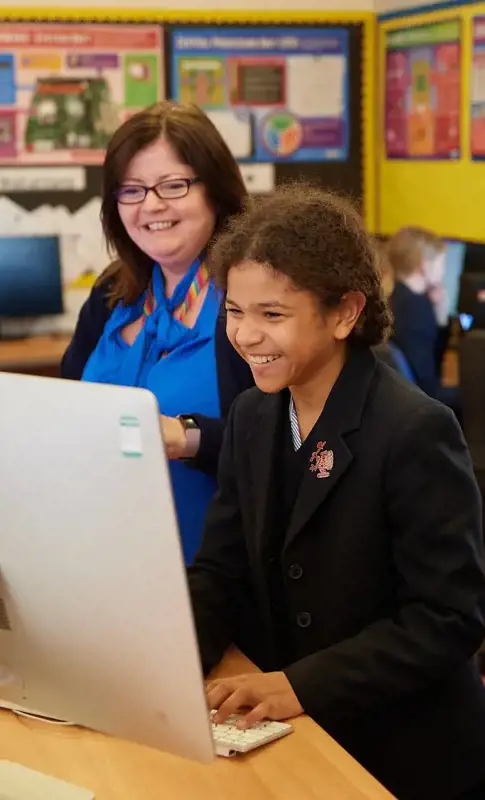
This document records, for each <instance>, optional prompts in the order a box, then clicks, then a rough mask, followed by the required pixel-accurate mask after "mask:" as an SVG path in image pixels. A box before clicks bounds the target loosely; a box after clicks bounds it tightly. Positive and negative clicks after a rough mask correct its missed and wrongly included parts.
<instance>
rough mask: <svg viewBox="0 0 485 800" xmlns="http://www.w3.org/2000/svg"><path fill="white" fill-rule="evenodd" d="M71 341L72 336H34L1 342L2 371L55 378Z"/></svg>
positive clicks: (0, 363)
mask: <svg viewBox="0 0 485 800" xmlns="http://www.w3.org/2000/svg"><path fill="white" fill-rule="evenodd" d="M70 340H71V337H70V336H56V337H54V336H33V337H32V338H30V339H12V340H10V341H9V340H4V341H0V371H2V372H23V373H26V374H30V375H50V376H53V377H55V376H57V375H58V374H59V365H60V363H61V358H62V356H63V355H64V352H65V350H66V348H67V346H68V344H69V342H70Z"/></svg>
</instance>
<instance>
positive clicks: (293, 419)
mask: <svg viewBox="0 0 485 800" xmlns="http://www.w3.org/2000/svg"><path fill="white" fill-rule="evenodd" d="M290 428H291V438H292V440H293V449H294V450H295V452H296V451H297V450H299V449H300V447H301V445H302V442H301V433H300V424H299V422H298V414H297V412H296V407H295V404H294V402H293V396H292V395H291V394H290Z"/></svg>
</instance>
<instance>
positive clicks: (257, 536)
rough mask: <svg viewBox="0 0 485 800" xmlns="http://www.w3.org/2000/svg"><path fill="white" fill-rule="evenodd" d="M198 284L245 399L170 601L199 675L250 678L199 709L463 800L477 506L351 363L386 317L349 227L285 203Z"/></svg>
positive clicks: (479, 559) (404, 395)
mask: <svg viewBox="0 0 485 800" xmlns="http://www.w3.org/2000/svg"><path fill="white" fill-rule="evenodd" d="M212 269H213V271H214V274H215V276H216V280H217V282H218V284H219V285H220V286H221V287H222V288H223V289H225V290H226V292H227V296H226V307H227V333H228V337H229V339H230V341H231V342H232V344H233V345H234V347H235V349H236V350H237V352H238V353H240V355H241V356H242V357H243V358H245V359H246V360H247V361H248V363H249V364H250V367H251V369H252V372H253V376H254V379H255V382H256V385H257V388H253V389H252V390H250V391H248V392H245V393H244V394H242V395H241V396H240V397H238V398H237V400H236V401H235V403H234V405H233V408H232V410H231V414H230V418H229V421H228V424H227V428H226V438H225V444H224V446H223V450H222V454H221V462H220V470H219V489H218V492H217V495H216V497H215V499H214V501H213V503H212V504H211V507H210V510H209V513H208V517H207V520H206V529H205V535H204V538H203V543H202V546H201V549H200V551H199V553H198V555H197V557H196V559H195V563H194V565H193V566H192V568H191V569H190V570H189V579H190V587H191V593H192V601H193V607H194V613H195V619H196V624H197V630H198V636H199V642H200V649H201V656H202V661H203V666H204V670H205V673H208V671H209V670H210V669H211V668H212V667H213V666H214V665H215V664H216V663H217V662H218V661H219V660H220V658H221V657H222V655H223V653H224V651H225V650H226V648H227V647H228V646H229V645H230V644H231V643H232V642H234V643H236V644H237V645H238V646H240V647H241V649H243V651H244V652H245V653H246V654H247V655H248V656H249V657H250V658H252V659H253V660H254V661H255V662H256V663H257V664H258V665H259V667H261V669H262V670H263V672H262V673H261V674H255V675H254V674H251V675H242V676H236V677H233V678H226V679H221V680H217V681H213V682H212V683H210V684H209V686H208V701H209V703H210V706H211V707H212V708H215V709H218V712H219V716H218V717H217V720H219V721H222V720H223V719H224V718H225V717H226V716H227V715H228V714H230V713H232V712H235V711H237V710H239V709H242V708H244V707H249V711H248V712H247V713H246V716H245V717H244V719H245V720H246V723H247V724H250V723H254V722H256V721H258V720H260V719H261V718H263V717H269V718H271V719H283V718H287V717H293V716H297V715H298V714H301V713H303V712H306V713H307V714H309V715H311V716H312V717H313V718H314V719H315V720H316V721H317V722H318V723H320V724H321V725H322V726H323V727H324V728H325V729H326V730H327V731H328V732H329V733H330V734H331V735H332V736H334V737H335V738H336V739H337V740H338V741H339V742H340V743H341V744H342V745H343V746H344V747H345V748H346V749H347V750H348V751H349V752H350V753H351V754H352V755H353V756H354V757H355V758H356V759H358V760H359V761H360V762H361V763H362V764H363V765H364V766H365V767H366V768H367V769H368V770H369V771H370V772H372V773H373V774H374V775H375V776H376V777H377V778H378V779H379V780H380V781H382V782H383V783H384V784H385V785H386V786H387V787H388V788H389V789H390V790H391V792H393V793H394V794H395V796H396V797H397V798H399V800H456V799H457V798H461V797H465V796H466V794H465V793H466V792H467V791H468V790H471V789H472V788H473V787H474V786H476V785H477V784H480V782H481V781H482V780H483V779H484V778H485V758H484V754H485V690H484V688H483V686H482V684H481V682H480V679H479V676H478V673H477V670H476V666H475V664H474V660H473V656H474V653H475V651H476V649H477V648H478V646H479V644H480V643H481V641H482V639H483V635H484V631H485V621H484V614H485V574H484V556H483V546H482V535H481V528H480V499H479V492H478V488H477V485H476V482H475V479H474V476H473V470H472V466H471V463H470V457H469V453H468V450H467V447H466V445H465V442H464V440H463V437H462V434H461V431H460V428H459V426H458V424H457V421H456V419H455V417H454V415H453V414H452V412H451V411H449V409H447V408H446V407H445V406H443V405H441V404H440V403H438V402H436V401H435V400H433V399H431V398H430V397H428V396H427V395H425V394H424V393H422V392H421V391H420V390H419V389H418V388H416V387H415V386H413V385H412V384H411V383H409V382H408V381H406V380H404V379H403V378H401V377H400V376H399V375H398V374H397V373H396V372H395V371H394V370H391V369H389V367H387V366H386V365H385V364H382V363H380V362H379V361H378V360H377V359H376V357H375V355H374V354H373V352H372V349H371V348H372V346H374V345H376V344H378V343H379V342H380V341H381V340H382V339H383V337H385V335H386V333H387V331H388V325H389V316H388V311H387V308H386V304H385V301H384V299H383V296H382V294H381V287H380V278H379V275H378V272H377V269H376V257H375V253H374V250H373V245H372V244H371V242H370V240H369V238H368V237H367V235H366V233H365V231H364V229H363V226H362V222H361V220H360V217H359V216H358V215H357V213H356V212H355V211H354V210H353V208H352V207H351V206H350V205H349V204H348V203H347V202H346V201H345V200H342V199H339V198H337V197H333V196H332V195H329V194H327V193H326V192H324V191H321V190H319V189H315V188H308V187H298V186H290V187H289V188H286V189H282V190H279V191H277V192H276V193H275V194H274V196H269V197H266V198H265V199H263V200H261V201H260V202H259V203H258V204H257V206H256V207H255V208H254V209H252V210H251V209H248V210H247V212H246V213H245V214H243V215H241V216H239V217H236V218H234V220H233V221H232V223H231V225H230V227H229V229H228V231H227V232H226V233H225V234H224V235H223V236H222V237H221V238H220V239H219V240H218V242H217V243H216V245H215V248H214V250H213V254H212ZM322 791H323V792H324V788H322ZM480 796H482V795H480ZM483 796H485V795H483Z"/></svg>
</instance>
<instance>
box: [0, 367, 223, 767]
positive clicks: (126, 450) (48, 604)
mask: <svg viewBox="0 0 485 800" xmlns="http://www.w3.org/2000/svg"><path fill="white" fill-rule="evenodd" d="M0 576H1V579H0V598H1V599H0V697H2V698H3V699H4V700H6V701H7V702H9V703H13V704H17V705H20V706H22V707H24V708H28V709H32V710H34V711H36V712H38V713H41V714H45V715H46V716H49V717H54V718H56V719H63V720H69V721H72V722H74V723H76V724H79V725H82V726H85V727H88V728H92V729H95V730H98V731H103V732H106V733H109V734H114V735H117V736H120V737H123V738H127V739H131V740H134V741H137V742H140V743H142V744H146V745H150V746H153V747H156V748H160V749H162V750H166V751H169V752H172V753H175V754H178V755H182V756H186V757H188V758H191V759H194V760H197V761H201V762H208V761H211V760H212V758H213V757H214V745H213V740H212V735H211V729H210V722H209V716H208V710H207V705H206V699H205V693H204V683H203V678H202V672H201V665H200V660H199V653H198V648H197V642H196V634H195V628H194V624H193V618H192V611H191V605H190V599H189V594H188V589H187V584H186V573H185V566H184V561H183V555H182V550H181V545H180V541H179V536H178V530H177V523H176V517H175V512H174V506H173V502H172V494H171V486H170V477H169V472H168V468H167V461H166V457H165V452H164V448H163V444H162V439H161V433H160V426H159V416H158V408H157V403H156V400H155V398H154V396H153V395H152V394H151V393H150V392H148V391H144V390H140V389H132V388H121V387H114V386H103V385H97V384H92V383H79V382H74V381H62V380H56V379H52V378H41V377H32V376H24V375H13V374H6V373H0ZM189 721H190V724H188V722H189Z"/></svg>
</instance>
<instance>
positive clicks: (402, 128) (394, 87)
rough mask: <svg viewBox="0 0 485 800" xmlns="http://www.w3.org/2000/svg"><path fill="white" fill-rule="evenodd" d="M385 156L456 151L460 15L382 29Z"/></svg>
mask: <svg viewBox="0 0 485 800" xmlns="http://www.w3.org/2000/svg"><path fill="white" fill-rule="evenodd" d="M385 80H386V86H385V110H384V129H385V143H386V157H387V158H388V159H389V158H401V159H412V158H426V159H434V158H439V159H453V158H459V157H460V114H461V20H460V19H452V20H449V21H448V20H444V21H442V22H434V23H429V24H428V25H418V26H416V27H415V28H401V29H399V30H396V31H389V32H388V33H387V35H386V72H385Z"/></svg>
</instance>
